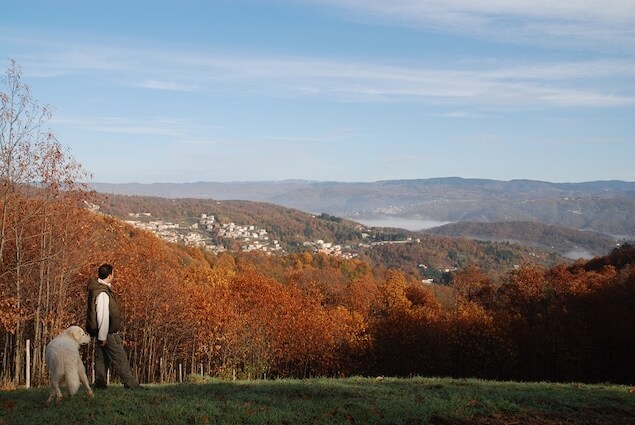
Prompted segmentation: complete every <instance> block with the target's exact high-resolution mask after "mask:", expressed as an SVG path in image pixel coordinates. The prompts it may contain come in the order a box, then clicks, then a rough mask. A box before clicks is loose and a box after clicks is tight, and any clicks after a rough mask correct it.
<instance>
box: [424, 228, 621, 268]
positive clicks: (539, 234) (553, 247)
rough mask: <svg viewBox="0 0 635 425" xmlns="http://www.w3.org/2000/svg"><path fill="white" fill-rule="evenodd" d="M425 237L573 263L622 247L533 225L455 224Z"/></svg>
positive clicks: (582, 234) (590, 234) (602, 237)
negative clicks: (531, 251)
mask: <svg viewBox="0 0 635 425" xmlns="http://www.w3.org/2000/svg"><path fill="white" fill-rule="evenodd" d="M425 233H428V234H434V235H444V236H452V237H465V238H470V239H477V240H486V241H499V242H503V241H508V242H517V243H520V244H522V245H527V246H533V247H537V248H540V249H544V250H547V251H551V252H557V253H559V254H561V255H564V256H565V257H568V258H572V259H577V258H580V257H582V258H592V257H594V256H599V255H602V254H604V253H606V252H608V251H610V250H611V249H612V248H614V247H615V245H616V244H617V243H618V241H617V240H616V239H615V238H611V237H609V236H605V235H602V234H599V233H594V232H583V231H579V230H575V229H569V228H566V227H561V226H554V225H546V224H542V223H537V222H530V221H505V222H497V223H482V222H461V223H451V224H446V225H443V226H439V227H435V228H432V229H428V230H426V231H425Z"/></svg>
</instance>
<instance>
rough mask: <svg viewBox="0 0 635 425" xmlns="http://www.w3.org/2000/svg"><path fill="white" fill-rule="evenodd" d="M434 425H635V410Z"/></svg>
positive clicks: (438, 423)
mask: <svg viewBox="0 0 635 425" xmlns="http://www.w3.org/2000/svg"><path fill="white" fill-rule="evenodd" d="M430 424H433V425H468V424H475V425H527V424H532V425H606V424H611V425H633V424H635V409H588V410H581V411H576V412H570V413H545V412H534V411H528V412H522V413H517V414H503V413H496V414H493V415H488V416H475V417H472V418H470V419H467V420H465V419H460V420H459V419H449V418H442V417H439V416H433V417H431V418H430Z"/></svg>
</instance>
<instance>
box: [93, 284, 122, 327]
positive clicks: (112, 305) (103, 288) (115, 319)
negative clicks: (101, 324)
mask: <svg viewBox="0 0 635 425" xmlns="http://www.w3.org/2000/svg"><path fill="white" fill-rule="evenodd" d="M87 290H88V306H87V309H86V331H87V332H88V333H89V334H90V335H91V336H97V333H98V332H99V328H98V326H97V304H96V301H97V296H98V295H99V294H101V293H102V292H105V293H107V294H108V312H109V324H110V326H109V328H108V333H109V334H111V333H115V332H119V326H120V324H121V318H120V316H119V305H118V304H117V299H116V298H115V294H114V293H113V292H112V291H111V290H110V287H109V286H108V285H104V284H103V283H100V282H99V281H98V280H97V279H96V278H91V279H90V280H89V281H88V288H87Z"/></svg>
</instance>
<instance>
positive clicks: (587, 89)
mask: <svg viewBox="0 0 635 425" xmlns="http://www.w3.org/2000/svg"><path fill="white" fill-rule="evenodd" d="M3 6H4V7H3V13H2V14H0V53H1V55H0V56H1V57H2V58H3V59H5V63H4V67H3V68H4V69H6V68H7V66H8V63H9V59H14V60H16V62H17V63H18V64H19V65H20V66H21V68H22V70H23V71H24V77H23V81H24V82H26V83H27V84H30V85H31V87H32V93H33V96H34V97H35V98H36V99H38V100H39V101H40V103H42V104H47V105H51V106H53V119H52V120H51V121H50V122H49V127H50V128H51V130H53V131H54V132H55V134H56V135H57V137H58V139H59V140H60V142H61V143H62V144H64V145H66V146H68V147H69V150H70V153H71V154H72V155H73V156H74V157H75V158H76V159H77V160H78V161H79V162H80V163H82V164H83V165H84V166H85V168H86V169H87V170H88V171H90V172H92V173H93V180H94V181H96V182H107V183H126V182H139V183H152V182H177V183H178V182H197V181H206V182H229V181H280V180H287V179H304V180H315V181H342V182H353V181H356V182H372V181H379V180H394V179H419V178H431V177H445V176H459V177H463V178H485V179H495V180H504V181H508V180H513V179H531V180H540V181H550V182H586V181H595V180H624V181H635V167H633V166H632V162H633V160H632V159H633V158H635V143H634V142H635V140H633V138H634V136H635V119H633V117H635V2H632V1H630V0H614V1H611V2H601V1H599V0H571V1H567V2H565V3H557V2H556V3H554V2H550V1H546V0H538V1H528V0H508V1H504V2H501V1H499V0H457V1H453V2H439V1H432V0H394V1H392V2H385V1H383V0H366V1H363V2H362V1H359V0H338V1H335V0H306V1H302V2H300V1H297V0H264V1H256V0H234V1H228V0H221V1H215V2H204V1H194V0H185V1H180V2H176V1H163V0H159V1H152V2H150V1H147V0H140V1H135V2H124V1H120V0H114V1H112V2H107V3H101V4H95V3H90V2H50V1H45V0H33V1H29V2H22V1H18V0H7V1H5V3H4V4H3Z"/></svg>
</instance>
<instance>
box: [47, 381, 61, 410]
mask: <svg viewBox="0 0 635 425" xmlns="http://www.w3.org/2000/svg"><path fill="white" fill-rule="evenodd" d="M61 378H62V377H61V376H57V374H51V377H50V380H51V394H50V395H49V398H48V400H46V404H50V403H51V400H52V399H53V397H55V404H59V403H60V401H62V391H61V390H60V380H61Z"/></svg>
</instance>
